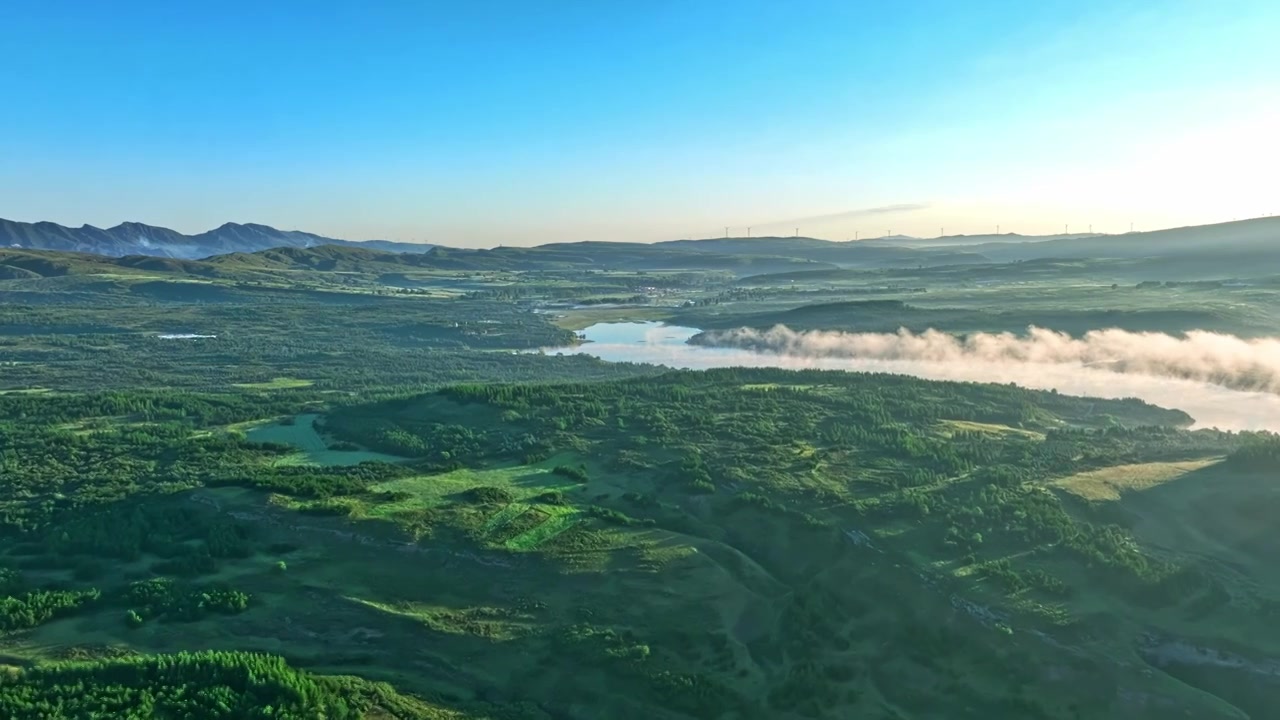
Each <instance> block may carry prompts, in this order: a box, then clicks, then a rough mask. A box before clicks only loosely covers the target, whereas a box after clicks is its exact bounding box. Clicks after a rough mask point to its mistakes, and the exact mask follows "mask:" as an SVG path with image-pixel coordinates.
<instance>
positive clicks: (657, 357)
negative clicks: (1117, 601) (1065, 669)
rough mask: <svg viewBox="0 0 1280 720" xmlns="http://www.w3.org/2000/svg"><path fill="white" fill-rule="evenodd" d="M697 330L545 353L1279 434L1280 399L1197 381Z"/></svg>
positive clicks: (608, 337) (599, 327)
mask: <svg viewBox="0 0 1280 720" xmlns="http://www.w3.org/2000/svg"><path fill="white" fill-rule="evenodd" d="M698 332H700V331H699V330H697V329H696V328H687V327H679V326H675V325H664V324H663V323H659V322H634V323H598V324H596V325H592V326H590V327H588V328H586V329H585V330H583V331H582V335H583V336H584V337H585V338H586V340H587V342H586V343H584V344H582V345H578V346H575V347H566V348H555V349H549V350H547V351H546V352H550V353H557V352H558V353H564V354H566V355H567V354H584V355H592V356H594V357H598V358H600V359H601V360H607V361H609V362H637V363H649V364H654V365H666V366H668V367H673V368H686V369H705V368H714V367H778V368H787V369H821V370H849V371H858V372H881V373H894V374H898V375H913V376H915V377H921V378H927V379H930V380H963V381H971V382H998V383H1015V384H1017V385H1021V386H1022V387H1027V388H1035V389H1039V390H1057V391H1058V392H1062V393H1067V394H1070V395H1083V396H1088V397H1098V398H1126V397H1136V398H1140V399H1142V400H1146V401H1147V402H1149V403H1152V404H1154V405H1159V406H1161V407H1167V408H1178V409H1179V410H1183V411H1185V412H1187V413H1188V414H1190V415H1191V417H1193V418H1195V420H1196V424H1195V427H1197V428H1201V427H1216V428H1219V429H1222V430H1272V431H1276V432H1280V396H1277V395H1274V394H1271V393H1264V392H1246V391H1240V390H1230V389H1228V388H1224V387H1221V386H1219V385H1212V384H1209V383H1204V382H1197V381H1194V380H1183V379H1179V378H1167V377H1154V376H1148V375H1135V374H1121V373H1116V372H1110V371H1108V370H1107V369H1106V368H1105V367H1098V366H1089V367H1086V366H1083V365H1078V364H1051V363H1013V362H999V363H994V362H964V363H948V362H928V361H920V360H869V359H861V358H830V357H824V358H819V357H808V356H801V355H783V354H778V353H771V352H761V351H756V350H744V349H740V348H722V347H706V346H702V345H689V344H688V340H689V338H691V337H693V336H694V335H696V334H698Z"/></svg>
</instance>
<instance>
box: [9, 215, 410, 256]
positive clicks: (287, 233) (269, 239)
mask: <svg viewBox="0 0 1280 720" xmlns="http://www.w3.org/2000/svg"><path fill="white" fill-rule="evenodd" d="M321 245H345V246H348V247H362V248H368V249H372V250H384V251H388V252H407V253H424V252H428V251H430V250H431V248H432V247H434V246H433V245H428V244H425V243H422V244H420V243H402V242H392V241H389V240H367V241H355V240H339V239H337V238H329V237H324V236H323V235H315V234H313V233H308V232H302V231H300V230H277V229H276V228H273V227H271V226H269V225H258V224H256V223H246V224H240V223H230V222H229V223H225V224H223V225H222V226H220V227H218V228H215V229H213V230H209V231H207V232H202V233H199V234H197V235H183V234H182V233H180V232H178V231H177V230H170V229H169V228H164V227H157V226H155V225H145V224H143V223H137V222H125V223H120V224H119V225H116V226H115V227H111V228H105V229H103V228H97V227H94V226H92V225H83V226H81V227H78V228H70V227H66V226H64V225H59V224H57V223H52V222H36V223H24V222H17V221H14V220H4V219H0V247H7V248H21V249H24V250H58V251H63V252H83V253H93V254H95V255H106V256H109V257H125V256H127V255H152V256H156V257H169V258H177V259H181V260H198V259H200V258H206V257H209V256H212V255H225V254H228V253H234V252H258V251H261V250H270V249H272V248H280V247H294V248H310V247H319V246H321Z"/></svg>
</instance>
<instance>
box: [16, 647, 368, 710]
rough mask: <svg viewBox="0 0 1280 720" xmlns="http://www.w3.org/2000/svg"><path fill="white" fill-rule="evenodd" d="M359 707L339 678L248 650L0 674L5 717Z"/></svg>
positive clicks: (45, 667)
mask: <svg viewBox="0 0 1280 720" xmlns="http://www.w3.org/2000/svg"><path fill="white" fill-rule="evenodd" d="M364 709H365V708H364V707H362V706H361V705H360V704H359V702H358V700H357V699H356V698H355V697H353V695H352V694H351V693H349V692H345V691H344V688H343V687H342V686H341V685H338V684H336V683H333V682H331V681H326V680H324V679H321V678H316V677H313V676H310V675H307V674H305V673H301V672H299V671H297V670H294V669H292V668H290V667H289V666H288V665H286V664H285V662H284V660H283V659H281V658H279V657H274V656H270V655H257V654H250V653H233V652H213V651H209V652H195V653H178V654H176V655H152V656H145V657H134V658H124V659H117V660H104V661H98V662H89V663H58V664H53V665H42V666H36V667H33V668H29V669H26V670H23V671H21V672H20V673H18V674H16V675H13V676H9V677H6V678H4V679H0V716H3V717H11V718H38V717H47V718H55V717H56V718H67V719H68V720H79V719H81V718H83V719H85V720H88V719H89V718H107V717H110V718H120V719H121V720H126V719H129V720H149V719H150V718H181V717H187V718H208V719H210V720H214V719H216V718H226V719H227V720H241V719H247V718H273V719H274V720H282V719H285V720H289V719H291V720H314V719H315V718H326V720H344V719H348V718H349V719H351V720H356V719H357V718H360V717H362V716H363V715H364Z"/></svg>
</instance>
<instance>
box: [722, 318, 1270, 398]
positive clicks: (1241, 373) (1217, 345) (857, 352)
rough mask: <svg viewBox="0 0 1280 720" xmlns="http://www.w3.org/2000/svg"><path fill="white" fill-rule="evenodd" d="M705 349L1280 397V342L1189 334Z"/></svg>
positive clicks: (1046, 333)
mask: <svg viewBox="0 0 1280 720" xmlns="http://www.w3.org/2000/svg"><path fill="white" fill-rule="evenodd" d="M699 341H700V342H701V343H703V344H710V345H715V346H721V347H734V348H743V349H748V350H757V351H764V352H771V353H777V354H781V355H788V356H800V357H815V358H854V359H866V360H909V361H921V362H931V363H948V364H956V365H963V364H966V363H982V364H984V365H997V366H1003V365H1027V364H1030V365H1036V366H1040V365H1066V366H1074V367H1077V368H1103V369H1105V370H1107V371H1109V372H1112V373H1119V374H1136V375H1149V376H1152V377H1160V378H1177V379H1181V380H1198V381H1201V382H1205V383H1212V384H1214V385H1221V386H1223V387H1228V388H1232V389H1234V390H1248V391H1260V392H1270V393H1280V339H1278V338H1257V339H1243V338H1239V337H1236V336H1234V335H1224V334H1221V333H1213V332H1205V331H1201V330H1193V331H1191V332H1188V333H1187V334H1186V336H1185V337H1177V336H1174V335H1166V334H1164V333H1134V332H1128V331H1126V330H1118V329H1108V330H1092V331H1090V332H1088V333H1086V334H1085V335H1084V336H1083V337H1081V338H1073V337H1071V336H1070V335H1067V334H1065V333H1059V332H1055V331H1053V330H1045V329H1043V328H1037V327H1032V328H1029V330H1028V332H1027V335H1026V336H1018V335H1014V334H1012V333H998V334H997V333H974V334H971V335H968V336H965V337H957V336H955V335H951V334H949V333H945V332H940V331H937V330H926V331H925V332H922V333H912V332H909V331H907V330H900V331H898V332H896V333H846V332H836V331H795V330H792V329H790V328H788V327H786V326H784V325H778V326H776V327H774V328H773V329H771V330H765V331H760V330H752V329H749V328H741V329H738V330H729V331H721V332H709V333H706V334H704V335H703V336H702V337H700V338H699Z"/></svg>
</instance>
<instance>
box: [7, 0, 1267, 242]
mask: <svg viewBox="0 0 1280 720" xmlns="http://www.w3.org/2000/svg"><path fill="white" fill-rule="evenodd" d="M0 28H3V30H4V43H3V46H2V47H3V50H2V51H0V97H3V98H4V100H5V103H4V106H5V110H4V111H3V112H0V217H3V218H8V219H12V220H22V221H28V222H32V221H38V220H50V221H54V222H58V223H62V224H64V225H73V226H79V225H81V224H84V223H88V224H92V225H97V226H99V227H106V226H111V225H115V224H117V223H119V222H122V221H138V222H145V223H149V224H153V225H161V226H165V227H171V228H173V229H175V230H179V231H182V232H187V233H194V232H200V231H203V230H207V229H209V228H212V227H216V226H218V225H221V224H222V223H224V222H228V221H233V222H257V223H264V224H268V225H273V226H275V227H279V228H281V229H300V230H307V231H310V232H316V233H320V234H323V235H329V236H333V237H340V238H347V239H375V238H376V239H392V240H395V239H399V240H406V241H410V240H417V241H422V242H433V243H440V244H446V245H455V246H477V247H491V246H494V245H531V244H539V243H544V242H557V241H579V240H619V241H640V242H647V241H657V240H669V239H677V238H686V237H711V236H722V235H724V234H725V233H726V232H727V233H728V234H731V235H734V236H741V235H745V234H747V229H748V227H750V228H751V233H752V234H753V235H765V234H782V235H791V234H793V233H794V232H796V231H797V230H798V232H799V233H800V234H801V235H807V236H816V237H826V238H831V239H840V240H843V239H847V238H853V237H855V236H857V237H859V238H867V237H873V236H879V235H885V234H888V233H893V234H908V235H916V236H920V237H931V236H936V235H939V234H946V235H955V234H970V235H973V234H981V233H991V232H994V231H995V230H996V226H997V225H998V226H999V227H1000V229H1001V231H1002V232H1019V233H1023V234H1046V233H1056V232H1062V231H1064V229H1068V228H1069V229H1070V231H1071V232H1084V231H1087V230H1088V229H1089V228H1092V229H1093V230H1094V231H1096V232H1124V231H1127V230H1129V228H1130V223H1132V224H1133V227H1134V228H1135V229H1139V230H1142V229H1156V228H1160V227H1171V226H1178V225H1188V224H1200V223H1207V222H1219V221H1226V220H1231V219H1235V218H1241V219H1243V218H1245V217H1256V216H1261V215H1267V214H1271V213H1276V212H1280V197H1277V196H1275V193H1274V188H1275V186H1276V182H1275V176H1276V173H1277V170H1278V169H1280V132H1277V130H1276V128H1280V43H1278V42H1276V40H1275V38H1276V37H1278V36H1280V3H1276V2H1274V0H1221V1H1219V2H1203V0H1141V1H1137V2H1129V1H1127V0H1110V1H1107V2H1102V1H1097V0H1071V1H1060V0H1039V1H1038V2H1026V0H1016V1H1009V2H1005V1H1003V0H1001V1H995V0H990V1H985V0H971V1H969V2H961V1H951V0H947V1H941V0H914V1H912V2H899V1H890V0H885V1H883V2H858V1H856V0H829V1H828V0H797V1H796V2H788V3H781V2H772V1H770V2H763V1H757V0H732V1H723V2H722V1H719V0H675V1H668V0H617V1H616V2H588V1H587V0H560V1H556V0H546V1H545V2H523V1H519V2H517V1H513V2H497V1H496V0H469V1H467V2H429V1H426V0H421V1H408V0H406V1H404V2H391V1H389V0H381V1H380V0H365V1H364V2H343V1H340V0H309V2H294V1H293V0H277V1H273V2H262V1H261V0H255V1H254V2H246V1H242V0H224V1H222V2H217V3H175V2H172V0H164V1H163V2H162V1H160V0H148V1H141V0H118V1H117V2H111V3H104V2H97V1H96V0H94V1H92V2H90V1H87V0H85V1H71V0H7V1H6V2H3V3H0Z"/></svg>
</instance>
